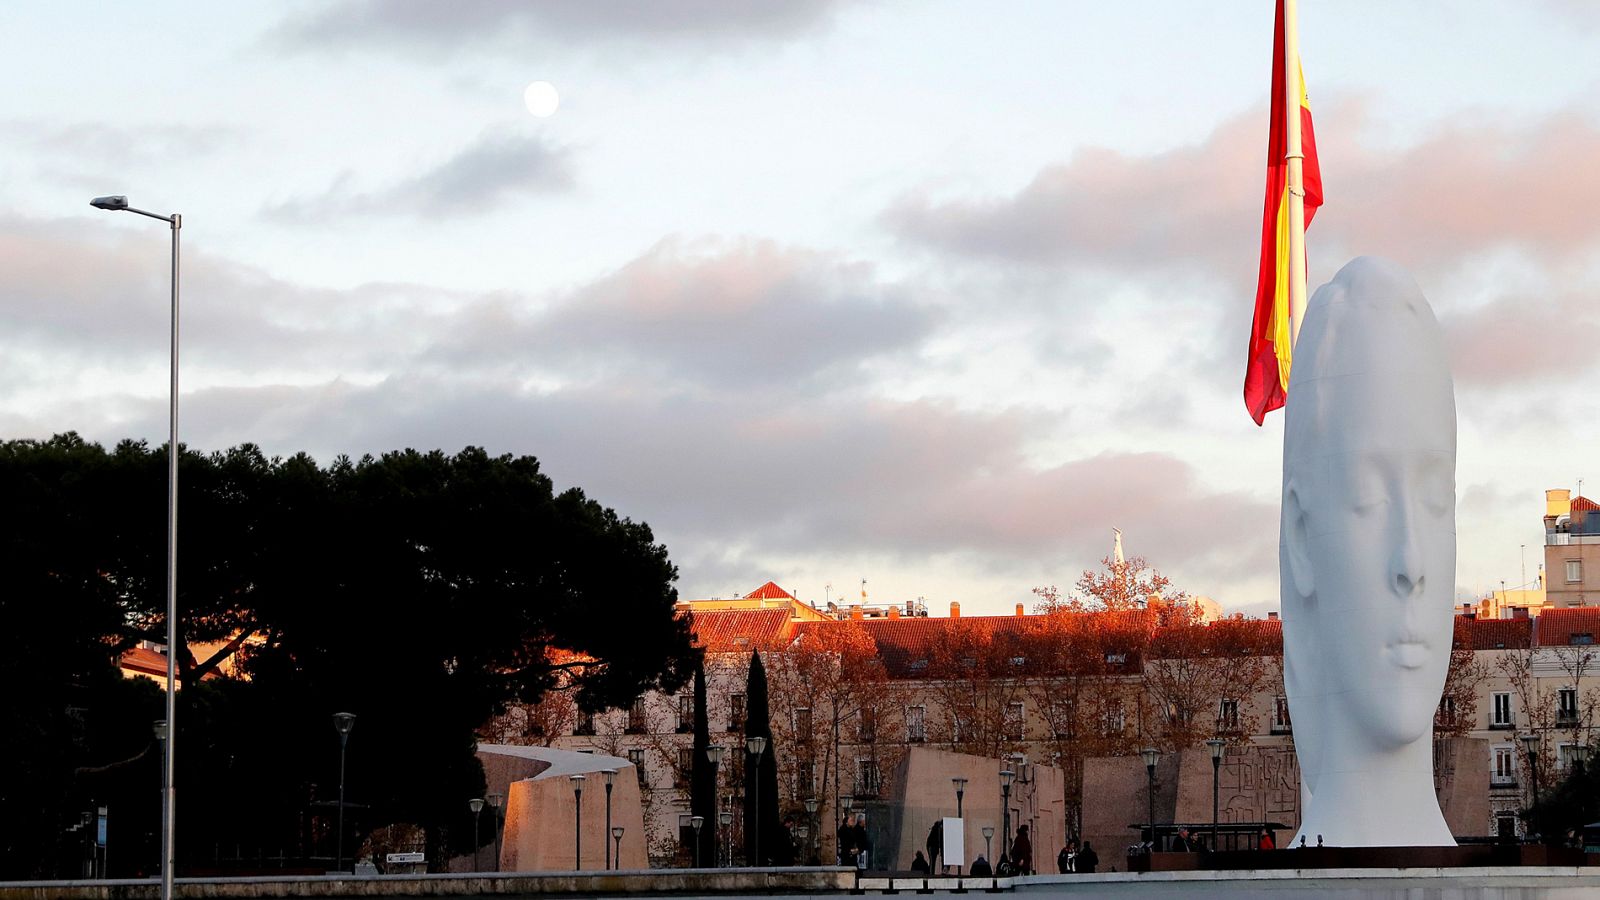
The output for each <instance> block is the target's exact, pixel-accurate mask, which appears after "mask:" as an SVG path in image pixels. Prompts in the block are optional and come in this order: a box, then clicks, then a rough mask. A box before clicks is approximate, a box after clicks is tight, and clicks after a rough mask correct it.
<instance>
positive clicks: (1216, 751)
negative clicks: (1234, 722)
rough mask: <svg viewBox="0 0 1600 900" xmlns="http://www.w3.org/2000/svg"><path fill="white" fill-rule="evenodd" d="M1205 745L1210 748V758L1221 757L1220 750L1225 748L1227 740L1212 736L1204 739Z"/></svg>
mask: <svg viewBox="0 0 1600 900" xmlns="http://www.w3.org/2000/svg"><path fill="white" fill-rule="evenodd" d="M1206 746H1207V747H1209V748H1211V758H1212V759H1221V758H1222V751H1223V750H1224V749H1226V748H1227V746H1228V742H1227V741H1225V740H1223V739H1222V738H1212V739H1211V740H1209V741H1206Z"/></svg>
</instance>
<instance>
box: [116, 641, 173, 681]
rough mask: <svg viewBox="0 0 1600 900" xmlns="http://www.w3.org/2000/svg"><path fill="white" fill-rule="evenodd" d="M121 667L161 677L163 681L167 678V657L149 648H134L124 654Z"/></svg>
mask: <svg viewBox="0 0 1600 900" xmlns="http://www.w3.org/2000/svg"><path fill="white" fill-rule="evenodd" d="M120 665H121V667H122V668H124V669H131V670H132V671H135V672H142V673H144V674H146V675H159V676H161V678H162V679H165V678H166V677H167V656H166V654H165V653H157V652H155V651H154V650H151V649H149V648H148V647H134V648H132V649H130V650H124V651H123V652H122V659H121V661H120Z"/></svg>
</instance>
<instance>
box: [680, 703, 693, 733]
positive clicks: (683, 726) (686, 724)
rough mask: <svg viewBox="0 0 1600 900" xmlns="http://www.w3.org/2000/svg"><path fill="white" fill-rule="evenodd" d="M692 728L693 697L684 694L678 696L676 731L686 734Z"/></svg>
mask: <svg viewBox="0 0 1600 900" xmlns="http://www.w3.org/2000/svg"><path fill="white" fill-rule="evenodd" d="M693 730H694V697H692V696H690V695H688V694H685V695H683V696H682V697H679V698H678V733H679V734H688V733H689V732H691V731H693Z"/></svg>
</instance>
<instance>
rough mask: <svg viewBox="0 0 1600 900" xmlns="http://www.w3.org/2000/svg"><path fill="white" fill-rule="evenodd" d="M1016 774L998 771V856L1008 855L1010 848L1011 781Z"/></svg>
mask: <svg viewBox="0 0 1600 900" xmlns="http://www.w3.org/2000/svg"><path fill="white" fill-rule="evenodd" d="M1016 777H1017V773H1015V772H1013V771H1011V770H1010V769H1002V770H1001V771H1000V855H1001V856H1005V855H1006V854H1007V853H1010V852H1011V850H1010V847H1011V779H1013V778H1016Z"/></svg>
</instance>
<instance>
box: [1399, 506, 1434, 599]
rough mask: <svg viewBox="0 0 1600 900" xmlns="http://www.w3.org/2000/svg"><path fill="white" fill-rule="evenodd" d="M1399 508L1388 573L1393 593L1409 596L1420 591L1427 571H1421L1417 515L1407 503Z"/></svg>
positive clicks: (1420, 547) (1420, 548) (1420, 539)
mask: <svg viewBox="0 0 1600 900" xmlns="http://www.w3.org/2000/svg"><path fill="white" fill-rule="evenodd" d="M1401 509H1402V512H1401V513H1400V523H1399V525H1400V527H1399V529H1398V533H1397V534H1396V536H1395V547H1394V558H1393V560H1392V561H1391V564H1390V574H1391V575H1392V577H1393V579H1394V592H1395V594H1397V595H1398V596H1400V597H1403V598H1411V597H1415V596H1417V595H1419V594H1421V593H1422V589H1423V585H1424V583H1425V582H1426V579H1427V573H1425V572H1424V571H1423V561H1422V535H1420V534H1418V533H1417V517H1416V516H1414V515H1412V513H1411V509H1410V505H1409V504H1403V505H1402V506H1401Z"/></svg>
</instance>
